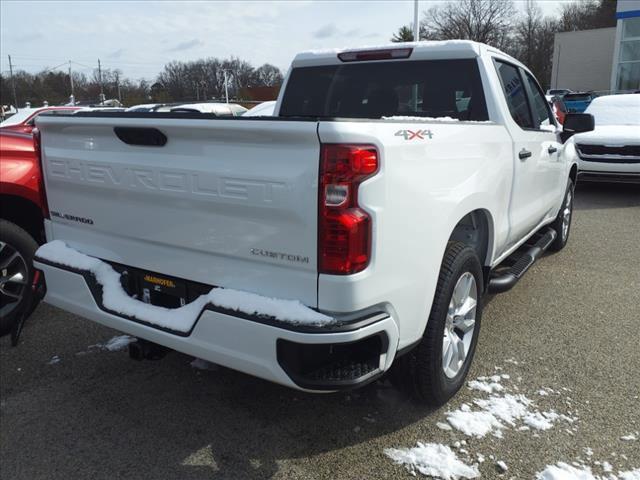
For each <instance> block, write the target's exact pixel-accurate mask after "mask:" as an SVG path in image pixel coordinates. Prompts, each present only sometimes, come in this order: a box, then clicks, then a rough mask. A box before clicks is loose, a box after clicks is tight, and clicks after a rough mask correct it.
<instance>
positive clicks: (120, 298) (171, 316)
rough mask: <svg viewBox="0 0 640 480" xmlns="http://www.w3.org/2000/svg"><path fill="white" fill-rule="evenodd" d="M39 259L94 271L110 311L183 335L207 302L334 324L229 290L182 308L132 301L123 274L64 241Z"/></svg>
mask: <svg viewBox="0 0 640 480" xmlns="http://www.w3.org/2000/svg"><path fill="white" fill-rule="evenodd" d="M36 256H37V257H39V258H42V259H44V260H48V261H50V262H54V263H57V264H59V265H63V266H67V267H71V268H75V269H78V270H85V271H89V272H91V273H92V274H93V275H94V276H95V278H96V281H97V282H98V283H99V284H100V285H101V286H102V301H103V304H104V306H105V307H106V308H107V309H109V310H112V311H114V312H117V313H119V314H121V315H126V316H129V317H134V318H137V319H138V320H142V321H144V322H147V323H151V324H154V325H158V326H160V327H164V328H170V329H172V330H177V331H180V332H188V331H189V330H190V329H191V327H193V325H194V324H195V322H196V320H197V318H198V316H199V315H200V313H201V312H202V309H203V308H204V306H205V305H207V304H208V303H212V304H214V305H217V306H219V307H222V308H226V309H228V310H234V311H239V312H243V313H247V314H250V315H265V316H268V317H272V318H275V319H277V320H280V321H283V322H289V323H296V324H305V325H326V324H330V323H334V322H335V319H333V318H332V317H329V316H327V315H323V314H321V313H319V312H316V311H315V310H312V309H310V308H308V307H306V306H305V305H303V304H302V303H300V302H299V301H297V300H283V299H276V298H269V297H263V296H261V295H256V294H254V293H249V292H242V291H239V290H232V289H226V288H214V289H212V290H211V291H210V292H209V293H208V294H207V295H201V296H200V297H198V298H197V299H195V300H194V301H193V302H191V303H189V304H187V305H185V306H183V307H180V308H173V309H170V308H164V307H158V306H155V305H149V304H146V303H143V302H141V301H139V300H135V299H133V298H131V297H130V296H129V295H127V293H126V292H125V291H124V290H123V288H122V285H121V284H120V275H119V274H118V273H117V272H116V271H115V270H114V269H113V268H112V267H111V265H109V264H107V263H105V262H103V261H101V260H99V259H97V258H93V257H90V256H88V255H85V254H83V253H80V252H78V251H76V250H74V249H72V248H69V247H67V245H66V244H65V243H64V242H62V241H61V240H54V241H52V242H49V243H45V244H44V245H42V246H41V247H40V248H39V249H38V250H37V252H36Z"/></svg>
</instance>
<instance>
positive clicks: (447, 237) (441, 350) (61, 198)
mask: <svg viewBox="0 0 640 480" xmlns="http://www.w3.org/2000/svg"><path fill="white" fill-rule="evenodd" d="M38 128H39V131H40V136H41V160H42V166H43V170H44V177H45V186H46V196H47V198H48V206H49V218H48V219H47V220H46V221H45V224H46V235H47V240H48V242H49V243H47V244H45V245H44V246H42V247H41V248H40V249H39V250H38V252H37V254H36V259H35V266H36V268H37V269H39V270H41V271H42V272H43V273H44V277H45V279H46V289H47V293H46V298H45V300H46V301H47V302H49V303H51V304H53V305H56V306H58V307H60V308H62V309H65V310H68V311H71V312H74V313H76V314H78V315H81V316H84V317H86V318H88V319H91V320H93V321H96V322H99V323H101V324H103V325H106V326H108V327H112V328H115V329H118V330H121V331H123V332H126V333H128V334H130V335H132V336H135V337H137V338H138V339H139V341H138V343H135V344H132V349H131V351H130V353H132V355H133V356H138V357H153V356H154V355H156V354H157V353H158V351H159V349H160V347H159V346H161V347H162V348H166V349H173V350H177V351H180V352H184V353H186V354H190V355H193V356H195V357H199V358H203V359H206V360H208V361H211V362H215V363H217V364H220V365H224V366H227V367H230V368H233V369H236V370H239V371H242V372H246V373H248V374H251V375H255V376H257V377H261V378H264V379H267V380H271V381H274V382H277V383H280V384H282V385H286V386H289V387H293V388H298V389H303V390H306V391H315V392H319V391H325V392H326V391H337V390H341V389H346V388H353V387H355V386H360V385H363V384H366V383H368V382H371V381H373V380H374V379H376V378H379V377H380V376H382V375H383V374H384V373H385V372H387V371H388V370H390V369H391V373H392V378H393V379H394V380H395V381H397V383H398V384H399V385H402V386H404V387H406V388H407V389H409V390H410V391H411V392H412V393H413V394H414V395H415V396H416V397H417V398H419V399H421V400H422V401H424V402H427V403H429V404H433V405H439V404H442V403H444V402H446V401H447V400H448V399H449V398H450V397H451V396H452V395H454V394H455V392H456V391H457V390H458V389H459V388H460V386H461V385H462V384H463V382H464V379H465V376H466V374H467V371H468V369H469V366H470V363H471V360H472V357H473V354H474V351H475V348H476V342H477V339H478V332H479V329H480V319H481V314H482V299H483V296H484V295H485V294H487V293H492V292H501V291H506V290H508V289H509V288H511V287H512V286H513V285H514V284H515V283H516V282H517V280H518V279H519V278H520V277H521V276H522V274H523V273H524V272H525V271H526V270H527V269H528V268H529V267H530V266H531V264H533V262H534V261H535V260H536V259H537V258H538V257H539V256H540V255H541V254H542V252H543V251H544V250H546V249H547V248H549V249H552V250H560V249H561V248H562V247H563V246H564V245H565V243H566V242H567V238H568V235H569V227H570V222H571V212H572V207H573V185H574V183H575V180H576V165H575V162H574V161H573V160H572V159H573V158H574V157H573V156H571V157H566V156H565V155H563V141H564V140H566V139H567V138H568V137H569V136H570V135H572V134H573V133H577V132H580V131H588V130H589V129H592V128H593V118H592V117H591V116H589V115H584V114H582V115H580V114H575V115H569V116H568V117H567V120H566V122H565V124H564V131H561V130H560V128H559V127H558V125H557V123H556V121H555V119H554V117H553V114H552V112H551V111H550V110H549V107H548V104H547V102H546V101H545V97H544V94H543V92H542V90H541V89H540V86H539V85H538V83H537V82H536V80H535V79H534V77H533V76H532V75H531V72H530V71H529V70H527V68H526V67H525V66H524V65H522V64H521V63H519V62H518V61H516V60H514V59H513V58H511V57H509V56H507V55H505V54H504V53H502V52H500V51H498V50H496V49H493V48H491V47H489V46H486V45H482V44H478V43H474V42H468V41H453V42H420V43H406V44H393V45H390V46H388V47H380V48H366V49H360V50H358V49H354V50H338V51H323V52H309V53H302V54H299V55H298V56H296V58H295V59H294V61H293V64H292V66H291V69H290V71H289V73H288V75H287V77H286V79H285V82H284V86H283V88H282V90H281V93H280V96H279V98H278V101H277V104H276V107H275V114H274V116H273V117H262V118H261V117H254V118H242V117H240V118H229V119H221V118H215V117H213V116H207V115H202V114H189V113H138V114H136V113H133V114H129V113H115V114H111V113H87V114H79V115H74V116H68V117H63V116H56V117H53V116H52V117H44V116H42V117H41V118H40V119H39V120H38ZM392 366H393V368H392Z"/></svg>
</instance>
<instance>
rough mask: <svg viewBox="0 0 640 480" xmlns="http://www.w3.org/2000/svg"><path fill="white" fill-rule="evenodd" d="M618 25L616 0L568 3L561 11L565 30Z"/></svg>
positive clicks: (562, 26) (562, 29)
mask: <svg viewBox="0 0 640 480" xmlns="http://www.w3.org/2000/svg"><path fill="white" fill-rule="evenodd" d="M615 26H616V0H582V1H578V2H572V3H567V4H564V5H563V6H562V10H561V12H560V30H561V31H563V32H569V31H575V30H589V29H591V28H606V27H615Z"/></svg>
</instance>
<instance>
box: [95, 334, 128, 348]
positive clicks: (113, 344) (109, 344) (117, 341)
mask: <svg viewBox="0 0 640 480" xmlns="http://www.w3.org/2000/svg"><path fill="white" fill-rule="evenodd" d="M135 341H136V339H135V337H130V336H129V335H118V336H115V337H113V338H111V339H109V340H107V341H106V342H105V343H96V344H95V345H89V351H91V350H108V351H109V352H119V351H120V350H124V349H125V348H127V347H128V346H129V344H130V343H132V342H135Z"/></svg>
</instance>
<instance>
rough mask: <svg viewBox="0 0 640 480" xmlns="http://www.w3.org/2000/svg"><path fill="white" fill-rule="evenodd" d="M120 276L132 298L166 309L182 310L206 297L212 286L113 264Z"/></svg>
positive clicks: (125, 289)
mask: <svg viewBox="0 0 640 480" xmlns="http://www.w3.org/2000/svg"><path fill="white" fill-rule="evenodd" d="M111 266H112V267H113V268H114V270H115V271H116V272H118V273H119V274H120V284H121V285H122V288H123V289H124V291H125V292H126V293H127V295H129V296H130V297H132V298H135V299H136V300H140V301H141V302H144V303H148V304H151V305H156V306H159V307H165V308H180V307H182V306H184V305H186V304H188V303H190V302H192V301H194V300H195V299H196V298H198V297H199V296H200V295H205V294H207V293H209V291H210V290H211V288H212V287H211V286H210V285H205V284H202V283H196V282H191V281H189V280H184V279H181V278H177V277H173V276H170V275H165V274H161V273H157V272H150V271H147V270H141V269H139V268H134V267H128V266H125V265H119V264H111Z"/></svg>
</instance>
